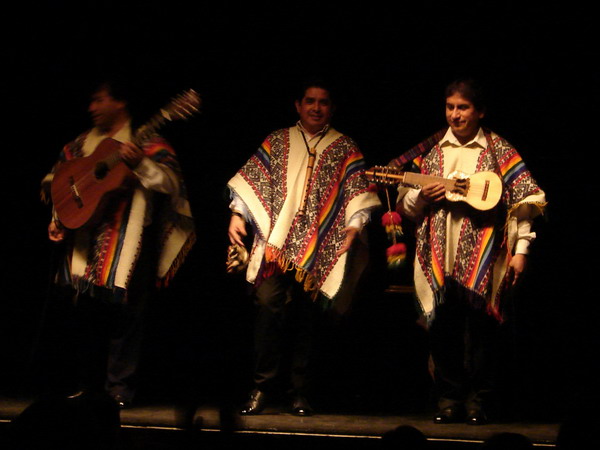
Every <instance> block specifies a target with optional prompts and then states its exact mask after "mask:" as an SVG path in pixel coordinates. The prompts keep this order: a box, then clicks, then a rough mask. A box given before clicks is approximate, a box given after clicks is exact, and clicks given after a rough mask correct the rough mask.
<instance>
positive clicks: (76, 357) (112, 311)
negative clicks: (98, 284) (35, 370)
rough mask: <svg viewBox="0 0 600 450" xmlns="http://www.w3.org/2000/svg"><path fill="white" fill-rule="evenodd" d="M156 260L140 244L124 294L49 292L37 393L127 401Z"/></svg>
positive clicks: (63, 289)
mask: <svg viewBox="0 0 600 450" xmlns="http://www.w3.org/2000/svg"><path fill="white" fill-rule="evenodd" d="M155 261H156V258H155V256H154V250H153V248H152V247H148V246H144V247H143V248H142V253H141V254H140V257H139V259H138V263H137V265H136V268H135V270H134V273H133V275H132V279H131V282H130V285H129V288H128V291H127V294H126V295H124V294H125V292H124V291H121V292H112V291H109V290H107V289H103V288H100V289H98V288H96V289H95V290H93V294H90V292H87V291H84V292H79V293H77V292H76V291H75V290H74V289H73V288H72V287H70V286H63V287H59V286H56V287H55V288H54V289H53V295H52V296H51V298H49V304H48V308H49V313H48V317H47V318H46V321H45V324H43V329H42V335H41V339H40V340H41V345H40V346H39V347H40V348H39V349H38V360H39V363H38V364H40V365H41V370H39V375H35V374H34V378H35V383H36V385H37V386H38V389H41V390H42V391H43V392H44V391H60V392H63V391H66V392H70V393H73V392H74V391H76V390H79V389H86V390H91V391H107V392H109V393H110V394H111V395H116V394H119V395H122V396H123V397H125V399H131V398H132V397H133V395H134V392H135V389H136V377H137V368H138V366H139V361H140V355H141V349H142V340H143V328H144V315H145V312H146V307H147V305H148V302H149V299H150V297H151V296H152V295H153V294H154V291H155V288H154V279H155V275H154V274H155V267H156V263H155Z"/></svg>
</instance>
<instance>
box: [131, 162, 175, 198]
mask: <svg viewBox="0 0 600 450" xmlns="http://www.w3.org/2000/svg"><path fill="white" fill-rule="evenodd" d="M133 173H134V174H135V175H136V176H137V177H138V179H139V180H140V183H142V186H144V187H145V188H146V189H150V190H152V191H157V192H161V193H163V194H174V193H176V192H177V190H178V189H179V182H178V181H177V177H176V176H175V174H174V173H173V171H172V170H171V169H169V168H168V167H167V166H165V165H162V164H158V163H156V162H154V161H152V160H151V159H150V158H147V157H144V158H142V160H141V161H140V163H139V164H138V165H137V167H136V168H135V169H134V170H133Z"/></svg>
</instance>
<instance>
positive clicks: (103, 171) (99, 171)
mask: <svg viewBox="0 0 600 450" xmlns="http://www.w3.org/2000/svg"><path fill="white" fill-rule="evenodd" d="M108 171H109V167H108V164H106V163H104V162H99V163H98V164H96V167H95V169H94V176H95V177H96V179H97V180H103V179H104V177H106V175H107V174H108Z"/></svg>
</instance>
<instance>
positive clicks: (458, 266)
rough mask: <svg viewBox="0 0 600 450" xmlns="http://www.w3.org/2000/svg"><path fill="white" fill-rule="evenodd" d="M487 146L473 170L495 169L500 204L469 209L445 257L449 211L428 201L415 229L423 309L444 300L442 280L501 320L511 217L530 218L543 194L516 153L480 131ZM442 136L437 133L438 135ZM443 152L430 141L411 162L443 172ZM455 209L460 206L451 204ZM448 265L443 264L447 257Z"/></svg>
mask: <svg viewBox="0 0 600 450" xmlns="http://www.w3.org/2000/svg"><path fill="white" fill-rule="evenodd" d="M483 134H484V135H485V141H486V142H487V147H486V148H485V149H483V150H482V151H481V152H480V154H479V156H478V158H477V163H476V170H475V172H482V171H493V172H496V173H497V174H498V175H499V176H500V178H501V179H502V183H503V192H502V198H501V202H500V204H499V205H498V206H496V208H494V209H492V210H491V211H485V212H482V211H476V210H474V209H469V210H468V213H466V214H465V215H464V217H463V218H462V221H461V222H459V223H460V229H459V230H457V232H458V235H457V237H458V239H457V247H456V248H455V250H454V251H455V254H453V255H451V256H452V257H451V258H450V259H449V257H448V251H449V250H448V248H447V246H448V242H449V241H448V239H449V237H450V236H449V234H448V233H449V230H448V226H449V225H448V224H449V214H450V211H451V209H450V208H448V207H446V206H445V204H444V203H440V204H435V205H433V206H432V207H431V208H430V209H429V211H428V213H427V214H426V215H425V217H424V218H423V220H422V221H421V222H420V224H419V226H418V228H417V232H416V233H417V236H416V239H417V242H416V261H415V287H416V289H417V295H418V296H419V300H420V302H421V305H422V307H423V310H424V312H425V313H427V314H429V313H431V312H432V311H433V309H434V306H435V304H436V303H439V302H442V301H443V300H444V288H445V285H446V284H447V282H448V280H449V279H451V280H452V281H453V282H455V283H457V284H458V285H460V286H462V287H464V288H466V289H467V291H468V292H470V293H471V294H472V295H471V296H470V298H471V301H472V303H473V305H474V306H476V307H481V308H485V309H487V310H488V312H489V313H490V314H492V315H493V316H495V317H497V318H499V319H500V318H501V309H500V298H501V294H502V292H503V291H504V289H505V287H506V281H507V280H506V274H507V271H508V265H509V263H510V259H511V255H512V253H513V251H514V247H515V242H516V237H517V218H518V217H519V218H533V217H535V216H536V215H537V214H539V213H540V212H541V211H543V208H544V207H545V204H546V203H545V195H544V193H543V191H542V190H541V189H540V188H539V186H538V185H537V183H536V182H535V180H534V179H533V178H532V177H531V174H530V172H529V170H528V169H527V167H526V166H525V163H524V162H523V160H522V158H521V156H520V155H519V154H518V152H517V151H516V150H515V149H514V148H513V147H512V146H511V145H510V144H509V143H508V142H507V141H506V140H504V139H503V138H501V137H500V136H498V135H497V134H495V133H492V132H490V131H488V130H483ZM442 135H443V133H442ZM444 162H445V161H444V152H443V151H442V149H441V147H440V144H439V143H438V144H436V145H435V146H434V147H433V148H431V149H430V150H429V151H427V152H426V153H423V154H422V155H419V156H417V157H416V158H415V159H414V160H413V168H414V169H416V170H418V171H420V172H421V173H424V174H428V175H434V176H440V177H442V176H444V174H445V170H444ZM454 207H459V208H460V206H454ZM449 260H450V261H453V262H452V263H450V264H451V265H452V267H446V265H447V264H448V261H449Z"/></svg>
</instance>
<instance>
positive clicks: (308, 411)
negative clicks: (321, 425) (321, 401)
mask: <svg viewBox="0 0 600 450" xmlns="http://www.w3.org/2000/svg"><path fill="white" fill-rule="evenodd" d="M313 413H314V411H313V409H312V408H311V407H310V404H309V403H308V400H306V398H305V397H303V396H301V395H299V396H296V397H294V401H293V402H292V414H293V415H295V416H312V415H313Z"/></svg>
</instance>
